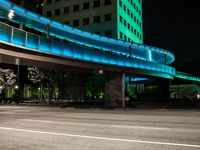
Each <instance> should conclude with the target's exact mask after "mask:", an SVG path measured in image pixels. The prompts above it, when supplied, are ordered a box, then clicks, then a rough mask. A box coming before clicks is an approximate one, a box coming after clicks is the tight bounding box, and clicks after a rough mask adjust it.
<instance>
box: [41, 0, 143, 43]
mask: <svg viewBox="0 0 200 150" xmlns="http://www.w3.org/2000/svg"><path fill="white" fill-rule="evenodd" d="M43 5H44V6H43V15H44V16H45V17H48V18H52V19H54V20H57V21H60V22H63V23H65V24H67V25H70V26H73V27H76V28H79V29H82V30H85V31H89V32H92V33H96V34H100V35H105V36H108V37H113V38H117V39H121V40H125V41H130V42H136V43H143V25H142V0H43Z"/></svg>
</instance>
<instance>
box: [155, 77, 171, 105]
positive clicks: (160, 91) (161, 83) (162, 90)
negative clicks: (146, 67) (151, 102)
mask: <svg viewBox="0 0 200 150" xmlns="http://www.w3.org/2000/svg"><path fill="white" fill-rule="evenodd" d="M170 82H171V81H170V80H166V79H158V80H156V85H157V99H158V100H160V101H163V100H169V99H170Z"/></svg>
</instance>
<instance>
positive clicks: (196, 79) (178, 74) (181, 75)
mask: <svg viewBox="0 0 200 150" xmlns="http://www.w3.org/2000/svg"><path fill="white" fill-rule="evenodd" d="M175 77H176V78H178V79H183V80H190V81H194V82H199V83H200V78H199V77H195V76H192V75H190V74H187V73H183V72H180V71H177V72H176V75H175Z"/></svg>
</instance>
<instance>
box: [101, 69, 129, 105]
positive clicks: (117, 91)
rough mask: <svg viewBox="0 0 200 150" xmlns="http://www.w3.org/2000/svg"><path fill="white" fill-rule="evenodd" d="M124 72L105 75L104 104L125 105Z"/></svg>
mask: <svg viewBox="0 0 200 150" xmlns="http://www.w3.org/2000/svg"><path fill="white" fill-rule="evenodd" d="M124 98H125V74H124V73H123V74H114V75H113V74H112V75H111V74H109V75H106V83H105V106H107V107H123V108H124V107H125V102H124Z"/></svg>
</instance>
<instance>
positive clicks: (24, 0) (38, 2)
mask: <svg viewBox="0 0 200 150" xmlns="http://www.w3.org/2000/svg"><path fill="white" fill-rule="evenodd" d="M10 1H11V2H13V3H15V4H18V5H20V6H22V7H24V8H26V9H29V10H31V11H33V12H36V13H38V14H42V8H43V1H42V0H10Z"/></svg>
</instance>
